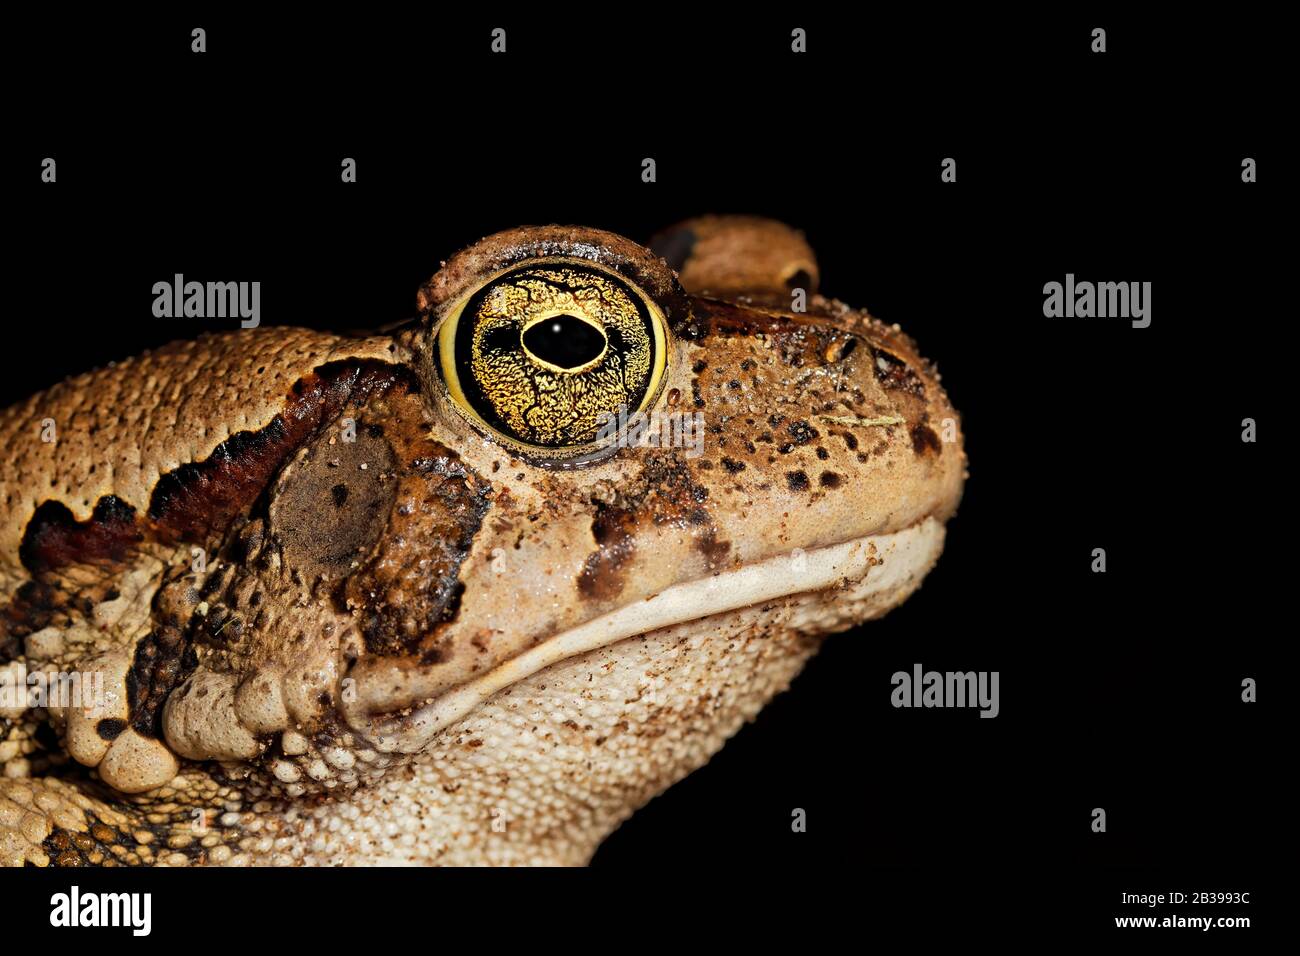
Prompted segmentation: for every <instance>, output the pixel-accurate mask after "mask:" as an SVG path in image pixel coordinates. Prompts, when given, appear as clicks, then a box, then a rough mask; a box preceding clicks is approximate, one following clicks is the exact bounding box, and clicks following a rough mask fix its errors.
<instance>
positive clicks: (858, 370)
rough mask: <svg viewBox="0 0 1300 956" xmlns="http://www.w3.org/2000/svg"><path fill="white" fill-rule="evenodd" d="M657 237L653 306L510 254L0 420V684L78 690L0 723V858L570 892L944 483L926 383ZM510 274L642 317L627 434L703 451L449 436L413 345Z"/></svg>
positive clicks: (448, 269) (459, 420)
mask: <svg viewBox="0 0 1300 956" xmlns="http://www.w3.org/2000/svg"><path fill="white" fill-rule="evenodd" d="M682 228H685V229H688V230H689V229H695V230H697V231H698V232H699V234H700V235H707V237H708V240H707V243H705V242H701V243H699V244H698V245H697V247H696V248H698V249H699V255H700V256H701V258H700V259H699V260H693V259H692V257H691V253H690V250H688V251H687V253H686V254H685V257H684V259H683V260H682V261H681V262H680V263H679V265H680V270H681V276H682V284H679V282H678V279H677V276H676V275H675V274H674V272H673V270H672V269H670V268H668V267H667V265H666V264H665V263H664V262H663V261H662V260H660V259H659V258H658V257H657V256H655V255H654V254H653V253H651V252H650V251H649V250H647V249H645V248H643V247H641V246H638V245H636V244H635V243H632V242H630V241H629V240H626V239H623V238H622V237H618V236H614V235H612V234H610V233H605V232H601V231H599V230H592V229H582V228H577V227H559V226H551V227H538V228H528V229H520V230H512V231H510V232H508V233H502V234H499V235H497V236H493V237H489V238H488V239H485V240H483V241H482V242H480V243H478V244H477V245H475V246H473V247H470V248H469V249H468V250H466V251H464V252H462V253H460V254H458V255H457V256H456V257H454V258H453V259H452V260H450V261H449V262H448V263H447V264H445V265H444V267H443V268H442V269H441V270H440V271H439V273H438V274H437V275H436V276H434V278H433V279H432V280H431V281H430V282H429V283H428V284H427V285H426V286H425V287H424V288H423V289H422V290H421V291H420V297H419V304H420V308H421V321H420V322H419V323H417V324H416V325H414V326H412V327H410V328H408V329H406V330H405V331H402V332H400V333H398V334H397V335H395V336H393V337H386V336H373V337H368V338H362V339H344V338H339V337H335V336H331V335H326V334H322V333H315V332H308V331H304V330H298V329H265V330H256V331H249V332H238V333H231V334H227V335H223V336H215V337H209V338H202V339H200V340H198V341H197V342H192V343H179V344H177V345H173V346H169V347H167V348H165V349H161V350H158V351H157V352H155V353H153V354H151V355H145V356H141V357H140V358H137V359H133V360H129V361H127V362H123V363H119V364H117V365H116V366H112V367H109V368H106V369H102V370H99V371H97V372H93V373H90V374H89V375H86V376H81V377H79V378H76V379H72V380H69V381H68V382H64V383H62V384H61V385H58V386H55V387H54V388H52V389H50V390H49V391H47V392H44V393H42V394H40V395H37V396H35V397H33V398H32V399H30V400H29V401H28V402H26V403H23V404H22V405H19V406H16V407H14V408H12V409H10V410H8V411H6V412H5V413H4V414H3V416H0V438H3V440H4V444H3V445H2V446H0V447H3V448H4V449H5V454H4V456H3V457H0V498H3V500H4V501H5V511H4V514H3V517H2V519H0V668H5V667H8V668H9V670H10V671H11V672H15V671H16V669H17V668H18V667H20V666H21V667H25V668H26V669H27V670H28V671H29V672H31V671H38V670H42V669H44V670H51V671H61V672H72V671H81V672H87V673H96V674H101V675H103V677H104V680H105V686H106V688H107V689H108V691H109V694H108V695H107V700H106V701H105V702H102V703H101V704H100V706H99V709H98V710H96V711H94V712H91V713H89V714H88V713H86V712H85V711H84V710H83V709H80V708H77V707H70V706H69V707H57V706H52V707H22V706H15V707H10V708H8V709H4V708H3V707H0V763H2V764H3V768H4V777H3V778H0V863H9V864H21V863H23V862H34V863H39V864H48V863H55V864H71V863H84V862H91V863H114V862H116V863H131V864H134V863H172V864H193V863H235V864H238V863H277V864H302V863H306V864H329V863H357V864H362V863H376V862H381V863H404V862H417V863H430V862H443V863H477V862H492V863H580V862H583V861H585V860H586V859H588V858H589V857H590V855H591V853H592V852H593V851H594V849H595V847H596V846H597V845H598V844H599V842H600V840H601V839H603V837H604V836H605V835H606V834H608V832H609V831H610V830H612V829H613V828H614V827H615V826H617V824H618V822H619V821H620V820H622V819H623V818H625V817H626V816H627V815H628V814H630V813H631V812H633V811H634V810H635V809H636V808H637V807H639V806H640V805H642V804H643V803H644V802H645V801H646V800H648V799H649V798H650V797H652V796H653V795H654V794H655V793H658V792H660V791H661V790H663V789H664V788H665V787H667V786H669V785H671V783H673V782H674V781H675V780H677V779H680V778H681V777H682V776H683V775H685V774H686V773H689V772H690V771H691V770H692V769H694V768H696V767H698V766H700V765H701V764H703V763H704V762H706V761H707V760H708V758H709V756H710V755H711V754H712V753H713V752H715V751H716V750H717V749H718V748H719V747H720V746H721V745H722V744H723V743H724V742H725V740H726V739H727V737H729V736H730V735H731V734H732V733H734V732H735V731H736V730H737V729H738V728H739V726H741V724H743V722H744V721H745V720H747V719H749V718H751V717H752V716H753V715H754V714H755V713H756V712H757V711H758V709H759V708H761V707H762V705H763V704H764V703H765V702H766V701H767V700H768V699H769V698H770V697H771V696H772V695H773V694H775V693H777V692H778V691H779V690H781V689H782V688H783V687H785V686H786V684H787V683H788V681H789V680H790V679H791V678H792V677H793V676H794V675H795V674H797V673H798V670H799V669H800V667H801V666H802V664H803V662H804V661H806V659H807V657H808V656H809V655H810V654H811V653H813V652H814V650H815V648H816V646H817V642H818V638H819V636H820V635H822V634H825V633H829V632H832V631H835V630H840V629H843V628H844V627H847V626H850V625H851V624H853V623H855V622H857V621H861V620H866V619H869V618H871V617H874V616H877V615H879V614H881V613H884V611H886V610H888V608H889V607H892V606H894V605H895V604H897V603H898V602H899V601H901V600H903V599H904V598H905V597H906V596H907V594H909V593H910V592H911V591H912V590H913V589H914V588H915V587H916V586H917V585H918V584H919V582H920V580H921V578H922V577H923V576H924V573H925V571H926V570H927V569H928V568H929V566H930V565H931V564H932V563H933V561H934V559H935V558H936V557H937V554H938V552H939V549H940V548H941V546H942V533H943V523H944V522H945V521H946V519H947V518H948V517H949V516H950V515H951V514H952V512H953V511H954V509H955V508H956V505H957V502H958V499H959V497H960V493H961V487H962V483H963V480H964V474H965V460H964V455H963V453H962V449H961V440H960V429H959V425H958V423H957V416H956V413H955V412H954V411H953V409H952V407H951V406H950V404H949V403H948V399H947V397H946V395H945V394H944V393H943V390H942V389H941V388H940V386H939V384H938V377H937V375H936V374H935V373H934V371H933V369H932V368H931V367H930V366H929V365H928V364H927V363H926V362H925V361H924V360H923V359H921V357H920V356H919V355H918V353H917V352H916V350H915V347H914V346H913V344H912V343H911V341H910V340H909V339H907V338H906V337H905V336H904V335H902V333H901V332H899V331H898V330H897V328H896V327H893V328H891V327H887V326H884V325H883V324H881V323H879V322H877V321H876V320H874V319H872V318H870V317H869V316H867V315H865V314H864V313H861V312H855V311H853V310H851V309H849V308H847V307H845V306H843V305H841V304H839V303H837V302H834V301H832V300H828V299H824V298H822V297H820V296H817V295H812V296H811V298H810V300H809V307H808V311H807V312H806V313H802V314H794V313H790V312H788V311H786V310H787V308H788V307H789V305H790V301H791V300H790V298H789V295H788V291H787V290H788V287H789V285H790V277H791V276H792V275H794V274H795V273H797V272H800V271H802V272H803V273H805V275H804V276H803V277H801V278H808V279H810V282H809V287H810V288H809V291H811V287H812V286H813V285H814V284H815V282H816V264H815V260H811V251H810V250H807V249H806V244H805V243H803V240H802V238H801V237H799V236H797V235H796V234H794V233H793V232H791V231H790V230H788V229H786V228H785V227H782V226H779V225H778V224H773V223H769V222H767V221H763V220H757V221H756V220H751V219H745V218H737V217H732V218H730V219H725V220H721V219H718V218H713V217H711V218H709V219H706V220H701V221H700V222H698V223H696V224H694V225H692V224H689V223H688V224H684V225H683V226H681V227H678V229H682ZM760 248H762V249H766V250H768V252H767V253H764V254H762V255H759V254H757V253H756V252H755V250H756V249H760ZM728 249H730V250H732V252H731V255H730V257H729V255H728ZM774 250H775V251H776V252H779V253H780V254H775V253H774ZM679 252H680V250H679ZM539 256H548V257H551V256H564V257H570V258H574V259H581V260H586V261H590V262H596V263H599V264H600V265H602V266H603V267H605V268H608V269H611V270H613V271H615V272H617V273H619V274H620V275H622V276H623V277H624V278H625V279H626V280H627V281H629V282H633V283H635V284H637V285H638V286H639V287H640V288H642V289H643V290H645V291H646V292H647V293H648V294H649V295H650V296H651V297H652V298H653V299H654V300H655V301H656V302H657V303H658V304H659V305H660V307H661V309H662V310H663V312H664V314H665V316H667V318H668V320H669V323H670V327H671V329H672V332H673V337H672V342H671V350H672V353H671V355H670V364H669V372H668V381H667V383H666V385H665V388H664V390H663V393H662V395H661V398H660V401H659V407H660V408H661V410H667V411H680V412H695V411H698V412H700V413H702V415H703V420H704V423H705V428H706V437H705V443H704V453H703V454H702V455H700V456H699V457H691V456H689V455H687V454H686V453H685V451H684V450H683V449H659V448H625V449H620V450H619V451H617V452H616V453H615V454H613V455H611V456H608V457H606V458H604V459H602V460H600V461H597V462H595V463H587V464H584V465H582V466H581V467H570V468H566V467H563V466H557V465H555V464H554V463H550V464H542V463H536V462H530V461H528V460H527V459H526V458H523V457H519V456H515V455H512V454H511V453H509V452H507V451H506V450H504V449H503V448H502V447H501V446H500V445H499V444H497V443H495V442H494V441H492V440H491V439H490V438H488V437H485V436H482V435H479V434H477V433H476V432H475V431H474V430H473V428H472V427H471V426H470V425H469V424H468V423H467V421H466V419H465V418H464V417H463V416H461V415H459V414H457V413H456V412H455V411H454V410H453V409H452V408H450V407H449V404H448V403H449V402H450V398H449V396H448V395H447V394H446V392H445V390H444V389H442V388H441V387H440V380H439V378H438V376H437V372H436V368H435V365H434V363H433V362H432V361H431V359H430V351H429V348H430V341H431V338H432V335H433V332H434V330H435V329H436V328H437V325H438V323H439V321H440V320H441V319H442V317H443V316H445V315H446V314H447V311H448V310H449V309H450V308H451V307H452V306H453V305H454V303H455V302H457V301H458V300H459V299H460V298H461V297H462V296H464V295H465V294H467V293H468V292H470V291H472V290H473V289H474V288H476V287H477V285H478V284H480V283H482V282H483V281H484V280H485V279H486V278H487V277H489V276H491V275H493V274H495V273H498V272H500V271H501V270H502V269H503V268H506V267H508V266H510V265H513V264H515V263H518V262H523V261H528V260H530V259H533V258H536V257H539ZM742 275H743V276H744V277H745V278H744V279H743V286H744V288H746V289H748V290H749V291H747V292H740V291H735V290H733V291H731V292H729V293H728V294H727V295H726V297H716V296H715V295H713V294H710V295H704V294H698V293H699V291H700V289H702V288H710V289H718V288H724V287H726V286H727V284H730V283H735V282H738V281H741V280H739V279H737V276H742ZM683 285H684V286H685V288H683ZM46 419H52V420H53V422H54V429H55V434H56V436H57V441H55V442H42V441H41V436H42V429H43V427H44V428H45V430H46V432H47V434H48V423H46V425H45V426H43V425H42V422H43V421H44V420H46ZM198 555H201V559H199V558H197V557H196V556H198ZM805 555H807V560H806V561H805V558H804V556H805ZM854 561H856V562H858V563H857V564H854V563H853V562H854ZM836 562H838V563H836ZM841 566H843V567H845V568H850V567H852V568H855V569H856V570H852V571H849V570H846V571H844V572H843V573H842V574H841V573H840V572H839V571H837V570H836V569H837V568H839V567H841ZM805 572H806V573H807V575H808V577H807V579H806V582H805V583H803V584H802V585H801V583H800V575H801V574H804V573H805ZM814 582H815V583H814ZM714 585H717V586H716V587H714ZM746 589H749V590H746ZM765 589H766V590H765ZM728 592H731V593H735V594H742V595H745V594H749V595H751V596H753V597H754V599H753V600H750V599H749V598H743V599H740V600H739V603H738V602H737V601H732V602H731V603H727V601H726V597H725V595H726V594H727V593H728ZM759 596H761V599H759ZM746 601H748V603H745V602H746ZM665 607H667V610H666V611H665V610H662V609H663V608H665ZM638 615H643V616H644V620H646V621H654V622H656V623H655V624H654V626H646V627H644V628H638V627H637V626H636V621H637V620H638ZM655 615H659V616H658V617H656V616H655ZM665 615H666V616H665ZM610 622H614V623H610ZM629 622H630V623H629ZM606 624H609V627H610V628H611V630H610V631H609V633H610V634H611V635H613V637H610V638H609V639H604V638H600V639H595V638H592V637H590V635H591V634H592V633H595V632H596V631H598V630H599V629H600V628H601V627H604V626H606ZM615 624H617V627H615ZM643 631H644V632H643ZM584 635H587V636H586V637H584ZM579 638H582V640H583V641H585V643H582V642H581V641H579ZM615 638H616V639H615ZM570 647H572V651H571V652H570V651H568V650H564V649H565V648H570ZM555 649H559V650H555ZM548 654H550V655H551V656H547V655H548ZM476 689H481V692H479V691H478V690H476ZM476 695H477V696H476ZM457 702H462V703H457ZM453 704H454V705H455V706H453Z"/></svg>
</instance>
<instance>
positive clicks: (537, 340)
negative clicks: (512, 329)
mask: <svg viewBox="0 0 1300 956" xmlns="http://www.w3.org/2000/svg"><path fill="white" fill-rule="evenodd" d="M604 347H605V337H604V336H603V335H601V334H600V330H599V329H597V328H595V327H593V326H592V325H591V324H590V323H589V322H584V321H582V319H578V318H574V317H573V316H571V315H556V316H552V317H551V318H549V319H544V320H542V321H541V322H538V323H537V324H536V325H534V326H532V327H531V328H529V329H528V331H526V332H524V348H526V349H527V350H528V351H529V352H531V353H532V354H533V355H535V356H537V357H538V358H539V359H541V360H542V361H543V362H549V363H550V364H551V365H554V366H555V367H556V368H577V367H578V366H580V365H586V364H587V363H588V362H590V361H591V360H592V359H594V358H596V357H597V356H598V355H600V352H601V350H602V349H603V348H604Z"/></svg>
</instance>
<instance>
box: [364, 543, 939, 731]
mask: <svg viewBox="0 0 1300 956" xmlns="http://www.w3.org/2000/svg"><path fill="white" fill-rule="evenodd" d="M873 546H874V547H873ZM942 546H943V525H942V524H941V523H940V522H938V521H936V520H934V519H933V518H926V519H925V520H924V521H920V522H918V523H917V524H914V525H912V526H910V527H908V528H904V529H903V530H902V531H896V532H894V533H892V534H882V535H871V536H868V537H864V538H854V539H853V540H851V541H846V542H844V543H842V544H836V545H830V546H828V547H825V548H817V549H815V550H811V551H805V552H803V553H802V554H800V553H796V552H790V553H786V554H781V555H777V556H776V557H773V558H768V559H767V560H766V561H761V562H759V563H757V564H753V565H750V566H748V567H744V568H738V569H736V570H734V571H726V572H723V573H722V574H718V575H714V576H711V577H707V578H699V579H697V580H695V581H688V582H686V583H684V584H677V585H674V586H673V587H670V588H666V589H665V590H663V591H660V592H659V593H658V594H655V595H652V596H650V597H648V598H646V599H645V600H644V601H637V602H636V603H634V604H629V605H627V606H625V607H621V608H619V609H618V610H617V611H611V612H610V613H609V614H606V615H603V616H602V617H598V618H596V619H595V620H592V621H588V622H587V623H585V624H581V625H579V626H578V627H575V628H571V629H570V630H567V631H564V632H563V633H561V634H557V635H555V636H554V637H552V638H550V639H549V640H546V641H544V642H542V643H541V644H539V645H537V646H536V647H533V648H530V649H529V650H527V651H525V652H524V653H522V654H519V655H518V656H516V657H513V658H511V659H510V660H508V661H505V662H504V663H502V664H501V665H500V666H498V667H496V668H494V669H492V670H491V671H489V672H488V673H486V674H483V675H481V676H479V677H476V678H475V679H474V680H471V681H467V682H466V683H464V684H462V685H460V686H459V687H456V688H454V689H453V690H450V691H448V692H447V693H445V694H442V695H441V696H439V697H437V698H435V699H434V700H432V701H430V702H429V703H427V704H425V705H424V706H423V707H421V708H419V709H418V710H416V711H414V712H413V713H411V714H410V715H408V716H405V717H399V718H391V717H379V718H375V719H373V720H371V721H369V722H364V721H363V722H362V723H361V724H360V725H358V726H356V729H357V730H358V731H360V732H362V733H364V734H366V735H367V736H368V737H369V738H370V740H371V742H372V744H373V746H374V747H375V748H376V749H377V750H380V751H383V752H385V753H393V752H398V753H415V752H417V751H419V750H422V749H423V748H424V747H425V746H426V745H427V744H428V743H429V741H430V740H431V739H432V738H433V736H434V735H435V734H436V733H437V732H438V731H440V730H442V729H443V728H444V727H446V726H448V725H450V724H451V723H453V722H454V721H456V720H459V719H460V718H461V717H464V716H465V715H466V714H468V713H469V712H470V711H471V710H473V709H474V708H475V707H477V706H478V705H479V704H481V703H483V702H484V701H485V700H487V699H488V698H489V697H491V696H492V695H493V694H495V693H496V692H497V691H499V690H502V689H503V688H506V687H509V686H510V685H511V684H514V683H516V682H518V681H520V680H523V679H524V678H526V677H529V676H531V675H533V674H535V673H537V672H538V671H540V670H542V669H543V668H545V667H549V666H550V665H552V664H556V663H559V662H560V661H563V660H566V659H568V658H571V657H576V656H578V655H579V654H585V653H587V652H588V651H593V650H597V649H598V648H601V647H606V646H607V645H610V644H613V643H614V642H616V641H621V640H623V639H624V638H628V637H636V636H638V635H640V634H645V633H648V632H650V631H655V630H658V629H660V628H664V627H670V626H672V625H674V624H681V623H683V622H685V621H693V620H698V619H699V618H703V617H708V616H709V615H712V614H720V613H723V612H726V611H735V610H737V609H739V608H743V607H749V606H750V605H753V604H758V603H760V602H762V601H771V600H774V599H777V598H783V597H788V596H790V595H794V594H804V593H808V592H811V591H822V590H825V589H827V588H831V587H835V586H836V585H838V584H840V583H841V582H844V581H850V582H857V581H860V580H861V579H863V578H864V577H866V576H867V575H868V574H870V573H871V572H872V566H873V564H876V565H877V567H876V569H875V572H874V574H872V576H871V578H870V581H869V584H868V587H867V588H866V589H862V588H856V589H855V596H856V597H867V596H870V595H872V594H877V593H880V592H883V591H887V590H889V589H890V588H895V587H900V586H902V585H904V584H905V583H906V582H907V581H908V579H909V578H910V577H911V576H912V575H913V574H915V573H918V572H920V571H924V570H925V569H926V568H927V567H928V566H929V564H930V563H931V562H932V561H933V559H934V557H935V556H936V555H937V554H938V552H939V549H940V548H941V547H942ZM881 562H883V563H881Z"/></svg>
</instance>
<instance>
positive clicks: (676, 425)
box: [596, 405, 704, 458]
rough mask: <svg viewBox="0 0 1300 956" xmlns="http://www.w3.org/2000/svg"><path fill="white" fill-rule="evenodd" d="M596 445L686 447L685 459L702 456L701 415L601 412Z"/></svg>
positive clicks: (622, 410) (623, 409) (621, 410)
mask: <svg viewBox="0 0 1300 956" xmlns="http://www.w3.org/2000/svg"><path fill="white" fill-rule="evenodd" d="M596 443H597V444H598V445H600V446H601V447H604V448H608V447H610V446H613V445H616V446H617V447H619V448H685V449H686V457H687V458H699V457H700V455H702V454H704V413H703V412H660V411H654V412H651V413H649V414H647V413H645V412H631V413H629V412H628V408H627V406H626V405H620V406H619V407H618V410H617V411H616V412H601V414H600V431H599V432H598V433H597V434H596Z"/></svg>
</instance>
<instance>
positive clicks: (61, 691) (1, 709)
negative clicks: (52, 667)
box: [0, 661, 105, 714]
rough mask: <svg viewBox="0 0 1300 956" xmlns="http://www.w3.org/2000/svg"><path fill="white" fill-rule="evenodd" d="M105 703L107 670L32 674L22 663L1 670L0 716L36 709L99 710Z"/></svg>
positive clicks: (34, 672) (37, 672) (33, 672)
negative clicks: (105, 672) (69, 708)
mask: <svg viewBox="0 0 1300 956" xmlns="http://www.w3.org/2000/svg"><path fill="white" fill-rule="evenodd" d="M104 704H105V695H104V673H103V671H89V672H84V673H83V672H82V671H31V672H28V670H27V665H26V664H24V663H23V662H22V661H17V662H15V663H13V664H11V665H10V666H9V667H7V668H5V669H3V670H0V713H11V714H14V713H22V712H23V711H24V710H27V709H28V708H32V707H47V708H48V707H60V708H62V707H71V708H77V709H80V710H86V711H98V710H100V709H102V708H103V707H104Z"/></svg>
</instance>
